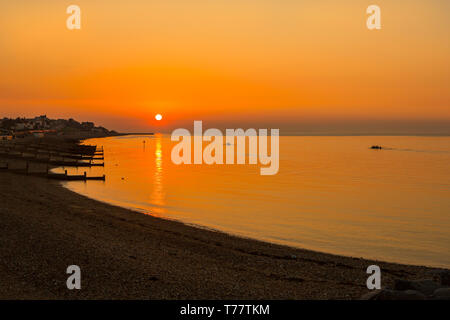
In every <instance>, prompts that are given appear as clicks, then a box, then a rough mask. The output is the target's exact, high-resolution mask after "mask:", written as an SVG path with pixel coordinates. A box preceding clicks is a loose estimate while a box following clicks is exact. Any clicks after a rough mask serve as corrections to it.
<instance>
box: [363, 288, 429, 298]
mask: <svg viewBox="0 0 450 320" xmlns="http://www.w3.org/2000/svg"><path fill="white" fill-rule="evenodd" d="M425 299H426V296H425V295H424V294H423V293H421V292H419V291H416V290H405V291H397V290H389V289H380V290H375V291H373V292H369V293H367V294H365V295H363V296H362V297H361V300H425Z"/></svg>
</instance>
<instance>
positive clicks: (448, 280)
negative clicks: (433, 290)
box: [429, 270, 450, 286]
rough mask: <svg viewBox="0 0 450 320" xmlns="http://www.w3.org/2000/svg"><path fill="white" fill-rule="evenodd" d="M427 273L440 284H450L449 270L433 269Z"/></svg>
mask: <svg viewBox="0 0 450 320" xmlns="http://www.w3.org/2000/svg"><path fill="white" fill-rule="evenodd" d="M429 274H431V275H432V276H433V279H434V280H435V281H437V282H439V283H440V284H441V285H442V286H450V270H433V271H431V272H430V273H429Z"/></svg>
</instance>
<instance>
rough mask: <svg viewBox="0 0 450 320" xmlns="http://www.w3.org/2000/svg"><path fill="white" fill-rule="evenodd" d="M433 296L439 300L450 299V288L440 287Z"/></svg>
mask: <svg viewBox="0 0 450 320" xmlns="http://www.w3.org/2000/svg"><path fill="white" fill-rule="evenodd" d="M433 298H434V299H437V300H450V288H439V289H436V290H435V291H434V293H433Z"/></svg>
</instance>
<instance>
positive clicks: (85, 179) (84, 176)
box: [84, 171, 86, 180]
mask: <svg viewBox="0 0 450 320" xmlns="http://www.w3.org/2000/svg"><path fill="white" fill-rule="evenodd" d="M84 180H86V171H85V172H84Z"/></svg>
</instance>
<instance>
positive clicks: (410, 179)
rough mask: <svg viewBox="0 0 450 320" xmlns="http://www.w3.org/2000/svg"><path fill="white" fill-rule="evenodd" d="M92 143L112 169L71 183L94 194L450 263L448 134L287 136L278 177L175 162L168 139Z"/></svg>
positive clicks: (254, 231) (309, 240) (337, 247)
mask: <svg viewBox="0 0 450 320" xmlns="http://www.w3.org/2000/svg"><path fill="white" fill-rule="evenodd" d="M85 143H86V144H96V145H99V146H103V147H104V149H105V167H104V168H101V167H96V168H92V169H87V174H88V175H101V174H106V181H105V182H100V181H88V182H67V183H64V185H65V186H66V187H67V188H69V189H71V190H73V191H76V192H78V193H81V194H84V195H86V196H88V197H90V198H94V199H98V200H101V201H105V202H108V203H112V204H115V205H120V206H123V207H127V208H132V209H135V210H139V211H141V212H143V213H146V214H151V215H154V216H159V217H164V218H169V219H176V220H179V221H182V222H184V223H188V224H195V225H200V226H204V227H208V228H214V229H217V230H222V231H225V232H228V233H231V234H236V235H240V236H245V237H250V238H256V239H260V240H265V241H269V242H274V243H279V244H286V245H290V246H294V247H300V248H307V249H313V250H318V251H323V252H329V253H335V254H342V255H348V256H355V257H365V258H373V259H380V260H385V261H392V262H400V263H407V264H419V265H428V266H437V267H447V268H448V267H450V137H388V136H380V137H375V136H365V137H359V136H358V137H355V136H352V137H311V136H295V137H294V136H292V137H291V136H282V137H280V170H279V173H278V174H277V175H274V176H261V175H260V174H259V170H260V165H179V166H177V165H175V164H173V163H172V161H171V158H170V154H171V149H172V147H173V146H174V144H175V143H174V142H171V141H170V136H168V135H155V136H122V137H111V138H103V139H91V140H87V141H86V142H85ZM374 144H378V145H383V146H386V147H389V148H391V149H388V150H371V149H369V147H370V146H371V145H374ZM76 171H77V170H76V169H72V171H71V170H69V173H72V172H76ZM82 171H86V169H84V168H80V169H78V172H79V173H80V172H82Z"/></svg>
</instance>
